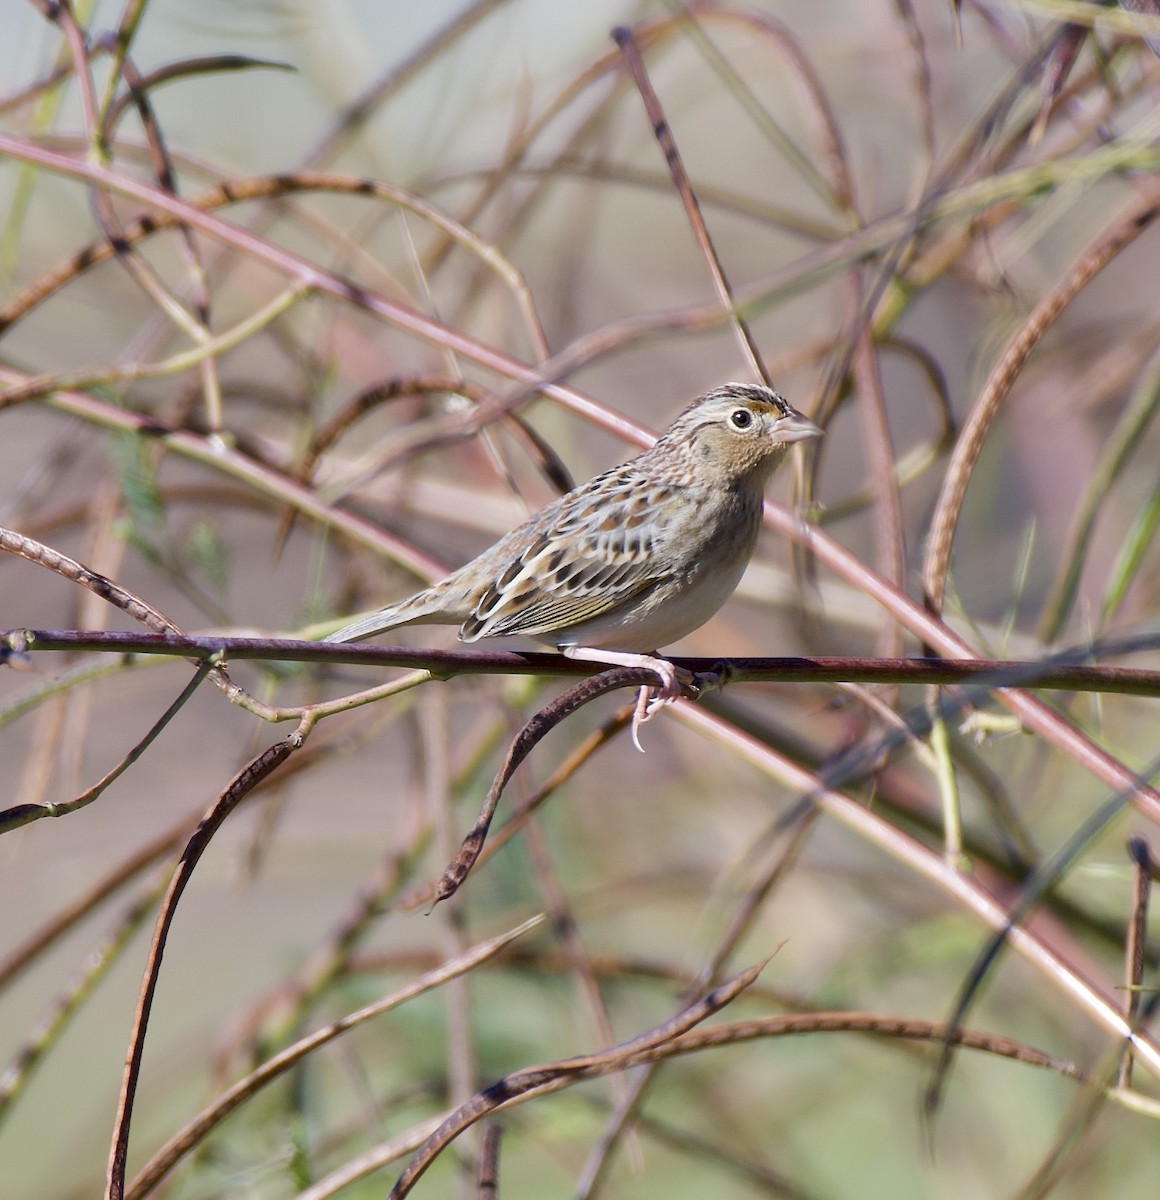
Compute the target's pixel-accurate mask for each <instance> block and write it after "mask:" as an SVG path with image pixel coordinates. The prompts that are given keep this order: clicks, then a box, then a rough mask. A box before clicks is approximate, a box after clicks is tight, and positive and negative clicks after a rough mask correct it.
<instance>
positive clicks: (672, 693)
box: [632, 658, 698, 754]
mask: <svg viewBox="0 0 1160 1200" xmlns="http://www.w3.org/2000/svg"><path fill="white" fill-rule="evenodd" d="M648 665H649V666H650V667H652V669H653V670H654V671H656V673H657V674H658V675H659V676H660V678H661V686H660V687H659V688H657V687H650V686H649V685H648V684H645V685H644V686H643V687H641V688H640V690H639V691H638V692H637V694H636V705H635V707H634V708H633V710H632V744H633V745H634V746H635V747H636V748H637V749H638V750H639V751H640V752H641V754H644V752H645V749H644V747H643V746H642V745H641V744H640V727H641V726H642V725H643V724H644V723H645V722H646V721H651V720H652V718H653V717H655V716H656V715H657V713H658V712H660V710H661V709H662V708H664V707H665V705H666V704H672V703H673V702H674V701H675V700H680V699H681V698H682V697H683V696H684V695H685V694H686V692H687V690H688V689H693V690H694V691H696V690H698V689H697V683H696V680H695V678H694V676H693V673H692V672H691V671H686V670H685V669H684V667H677V666H675V665H674V664H673V663H671V662H669V660H668V659H667V658H654V659H652V660H651V661H650V662H649V664H648Z"/></svg>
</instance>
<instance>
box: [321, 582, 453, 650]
mask: <svg viewBox="0 0 1160 1200" xmlns="http://www.w3.org/2000/svg"><path fill="white" fill-rule="evenodd" d="M460 620H461V618H459V617H458V616H456V615H455V614H454V613H449V612H447V611H446V609H445V608H444V607H443V606H442V604H441V603H440V601H439V599H438V598H437V597H433V596H432V595H431V589H428V590H427V591H423V592H417V593H416V594H415V595H414V596H408V597H407V599H406V600H400V601H399V602H398V603H397V604H391V605H388V606H387V607H386V608H381V609H379V610H378V612H373V613H367V614H366V615H365V616H362V617H359V618H358V620H356V621H351V623H350V624H349V625H344V626H343V627H342V628H341V629H339V630H338V631H337V632H336V633H332V634H330V635H329V636H328V637H325V638H323V639H322V640H323V641H324V642H361V641H363V640H364V639H366V638H369V637H374V636H375V635H376V634H379V633H386V631H387V630H388V629H398V628H400V627H401V626H403V625H419V624H422V623H424V622H427V623H429V624H435V625H455V624H458V623H459V621H460Z"/></svg>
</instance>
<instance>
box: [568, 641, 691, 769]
mask: <svg viewBox="0 0 1160 1200" xmlns="http://www.w3.org/2000/svg"><path fill="white" fill-rule="evenodd" d="M560 651H561V653H562V654H563V655H564V657H565V658H573V659H576V660H578V661H580V662H597V663H611V664H612V665H614V666H617V667H647V668H648V669H649V670H650V671H655V672H656V673H657V675H659V676H660V680H661V685H660V687H659V688H658V687H650V686H649V685H648V684H644V685H642V686H641V689H640V691H638V692H637V694H636V705H635V707H634V708H633V711H632V744H633V745H634V746H635V747H636V748H637V749H638V750H639V751H640V752H641V753H642V754H643V753H644V747H643V746H642V745H641V744H640V727H641V726H642V725H643V724H644V723H645V721H647V720H649V719H650V718H651V717H654V716H655V715H656V714H657V712H658V711H659V710H660V709H662V708H663V707H664V706H665V705H666V704H672V702H673V701H674V700H679V699H680V698H681V697H682V696H683V695H684V689H683V687H682V684H683V683H691V682H692V680H693V677H692V675H690V674H689V672H688V671H686V670H684V669H683V668H682V667H677V666H675V665H674V664H673V663H671V662H669V660H668V659H667V658H660V657H658V656H657V655H654V654H633V653H630V652H628V651H623V650H600V649H596V648H595V647H592V646H561V647H560Z"/></svg>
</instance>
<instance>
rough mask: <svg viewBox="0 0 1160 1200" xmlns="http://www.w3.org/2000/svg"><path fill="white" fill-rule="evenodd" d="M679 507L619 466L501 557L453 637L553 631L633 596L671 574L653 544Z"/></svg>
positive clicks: (545, 516) (665, 488)
mask: <svg viewBox="0 0 1160 1200" xmlns="http://www.w3.org/2000/svg"><path fill="white" fill-rule="evenodd" d="M685 503H687V501H686V500H684V499H683V498H682V497H681V496H680V494H679V492H678V491H677V489H676V488H675V487H672V486H670V485H668V484H662V483H657V482H650V481H649V480H648V479H646V478H644V477H643V476H641V475H640V474H639V473H638V472H636V471H633V470H632V469H631V468H628V469H626V468H624V467H621V468H617V469H616V470H614V471H610V472H608V474H606V475H603V476H600V477H599V478H598V479H596V480H593V481H592V483H591V484H590V485H589V486H587V487H585V488H583V489H581V490H580V492H579V493H575V494H572V495H569V496H565V497H562V499H561V500H559V501H557V502H556V504H555V505H551V506H549V507H548V508H547V509H545V510H544V511H543V512H542V513H541V514H539V519H538V520H536V521H534V522H533V523H532V525H531V526H530V527H528V529H527V536H526V537H525V538H522V539H521V541H523V543H524V544H523V545H522V546H516V545H511V546H510V547H509V548H508V549H509V552H508V553H507V554H504V555H502V562H503V564H504V567H503V570H502V572H501V573H500V574H499V576H498V578H496V580H495V582H494V583H492V584H491V585H489V586H488V587H487V589H486V590H485V591H484V592H483V593H482V595H480V597H479V599H478V601H477V602H476V604H475V609H474V611H473V613H472V615H471V616H470V617H469V618H468V619H467V620H466V621H465V622H464V624H463V627H462V628H461V629H460V632H459V636H460V637H461V638H462V639H463V640H464V641H465V642H473V641H475V640H476V639H477V638H481V637H495V636H502V635H507V634H526V635H531V636H533V637H535V636H541V635H543V634H546V633H556V632H560V631H562V630H566V629H570V628H572V627H573V626H576V625H582V624H584V623H585V622H588V621H592V620H595V619H596V618H598V617H600V616H603V615H604V614H606V613H610V612H612V611H613V610H614V609H616V608H619V607H620V606H621V605H623V604H625V603H627V602H628V601H630V600H633V599H635V598H638V597H639V596H640V595H641V594H642V593H644V592H646V591H647V590H649V589H650V588H653V587H655V586H657V585H658V584H660V583H662V582H663V581H664V580H665V579H667V578H668V577H669V576H670V575H671V574H672V570H671V556H670V555H668V554H665V553H658V546H660V545H663V543H664V542H665V541H666V534H668V533H670V532H671V525H672V523H673V521H674V519H675V518H676V517H677V516H678V512H679V508H680V506H681V505H683V504H685ZM521 532H522V531H521ZM509 536H512V535H509ZM502 546H503V544H502V543H500V545H498V546H497V547H496V550H501V548H502Z"/></svg>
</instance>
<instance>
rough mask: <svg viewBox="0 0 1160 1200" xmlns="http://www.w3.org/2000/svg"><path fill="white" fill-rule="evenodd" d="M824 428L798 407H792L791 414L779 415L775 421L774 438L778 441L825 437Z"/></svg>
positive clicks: (803, 440) (801, 440) (787, 441)
mask: <svg viewBox="0 0 1160 1200" xmlns="http://www.w3.org/2000/svg"><path fill="white" fill-rule="evenodd" d="M824 435H825V430H824V429H819V428H818V426H817V425H815V424H814V423H813V421H811V420H810V419H809V417H803V416H802V414H801V413H800V412H798V411H797V409H796V408H795V409H791V410H790V412H789V414H788V415H787V416H784V417H779V418H778V419H777V420H776V421H774V423H773V439H774V441H777V442H785V443H787V444H789V443H791V442H805V441H808V440H809V439H810V438H816V437H823V436H824Z"/></svg>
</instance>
